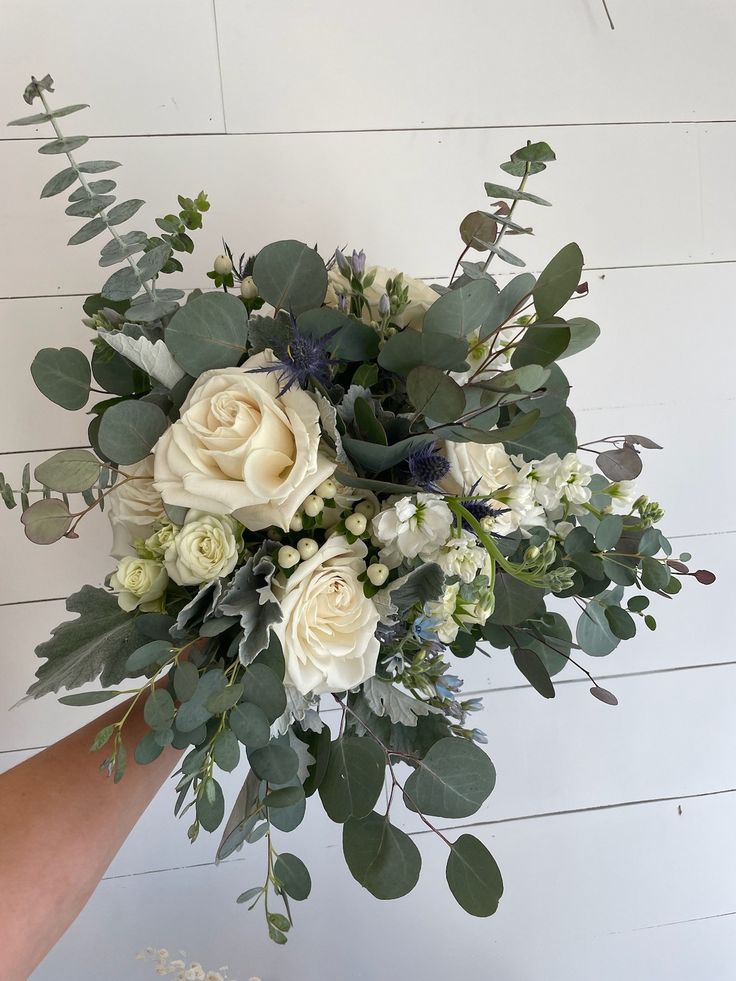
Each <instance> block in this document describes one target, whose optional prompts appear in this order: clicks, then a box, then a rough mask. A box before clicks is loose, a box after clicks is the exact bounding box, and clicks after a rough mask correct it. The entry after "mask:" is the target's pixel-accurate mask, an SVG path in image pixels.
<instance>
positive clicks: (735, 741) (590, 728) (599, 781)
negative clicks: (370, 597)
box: [0, 665, 736, 875]
mask: <svg viewBox="0 0 736 981" xmlns="http://www.w3.org/2000/svg"><path fill="white" fill-rule="evenodd" d="M735 680H736V666H734V665H723V666H718V667H711V668H701V669H698V670H694V671H691V672H677V673H673V674H661V675H647V676H639V677H635V678H623V679H619V680H618V681H617V682H616V683H615V685H612V687H613V688H614V690H615V691H616V694H617V695H618V697H619V702H620V704H619V706H618V707H616V708H612V707H610V706H605V705H603V704H601V703H600V702H598V701H596V700H595V699H593V698H591V697H590V696H589V695H588V693H587V691H586V690H585V688H584V687H583V686H580V685H565V686H561V687H560V688H558V694H557V698H556V699H555V700H554V701H545V700H543V699H541V698H540V697H539V696H538V695H537V694H536V692H534V691H532V690H531V689H528V688H527V689H516V690H513V691H508V690H507V691H502V692H494V693H488V694H486V695H485V696H484V708H483V710H482V711H481V712H478V713H474V715H473V724H475V725H477V726H478V727H479V728H481V729H483V730H485V731H486V732H487V735H488V739H489V743H488V746H487V751H488V753H489V755H490V757H491V759H492V760H493V762H494V765H495V767H496V772H497V783H496V789H495V790H494V792H493V794H492V795H491V797H490V798H489V799H488V800H487V801H486V803H485V804H484V805H483V807H482V808H481V810H480V811H479V812H478V813H477V814H476V815H474V817H473V822H474V823H477V822H484V821H507V820H512V819H516V818H520V817H527V816H530V815H535V814H537V815H538V814H543V813H551V812H562V811H570V810H578V809H585V808H596V807H604V806H609V805H613V804H621V803H625V802H629V801H642V800H652V799H658V798H665V797H675V796H686V795H687V796H692V795H698V794H708V793H712V792H714V791H721V790H726V789H731V788H734V787H736V764H733V763H732V762H730V761H732V760H733V759H734V756H735V755H736V754H735V752H734V751H735V750H736V723H734V721H733V700H732V698H731V691H732V688H733V684H734V681H735ZM25 709H26V706H25V705H24V706H21V707H20V708H19V709H17V710H16V712H23V711H24V710H25ZM61 712H67V713H68V715H69V719H71V720H73V721H72V722H71V723H69V722H65V723H61V722H60V721H58V720H60V719H61V715H60V713H61ZM44 713H48V719H47V716H46V714H44ZM31 715H33V717H34V718H35V719H36V720H37V721H36V724H35V725H34V726H33V727H31V726H30V725H29V724H28V722H29V721H30V717H31ZM87 717H88V716H87ZM328 718H332V719H333V720H334V721H335V722H337V721H338V720H337V718H336V717H335V714H334V713H333V714H331V715H330V716H328ZM85 720H86V716H85V715H82V714H80V713H79V712H78V711H76V710H74V709H72V708H67V707H64V706H55V705H54V698H53V696H49V697H48V698H45V699H43V700H41V701H40V702H39V703H37V706H33V708H32V710H29V711H28V712H27V713H26V730H25V735H26V740H27V741H26V742H24V743H22V744H21V745H23V746H28V745H38V741H39V740H40V738H41V736H42V735H48V734H49V732H50V730H51V727H52V726H60V725H61V724H63V725H64V726H65V729H66V728H68V729H70V730H71V729H73V728H75V727H76V726H77V725H81V724H82V723H83V722H84V721H85ZM652 720H656V724H653V721H652ZM714 746H717V747H718V752H717V753H716V752H713V747H714ZM19 759H20V757H19V756H18V757H16V754H15V753H2V754H0V765H4V766H5V767H7V766H10V765H14V764H15V762H18V761H19ZM246 772H247V767H246V764H245V761H243V763H242V765H241V766H240V768H239V770H238V771H236V772H235V773H231V774H225V773H218V780H220V781H221V783H222V786H223V789H224V792H225V796H226V800H227V802H228V804H229V805H231V804H232V803H233V801H234V799H235V797H236V796H237V792H238V790H239V788H240V785H241V784H242V781H243V779H244V777H245V773H246ZM398 775H399V777H400V779H405V778H406V776H407V772H406V771H405V770H404V768H403V767H401V766H399V767H398ZM101 779H102V777H101ZM174 799H175V795H174V792H173V788H172V787H171V786H166V787H164V788H163V789H162V790H161V791H160V792H159V794H158V795H157V796H156V798H155V800H154V801H153V802H152V803H151V805H150V807H149V809H148V810H147V812H146V814H145V816H144V817H143V818H142V820H141V822H140V824H139V825H138V827H137V828H136V830H135V831H134V832H133V833H132V834H131V836H130V838H129V840H128V842H127V844H126V846H125V848H124V849H123V851H121V852H120V854H119V855H118V857H117V858H116V859H115V861H114V863H113V865H112V866H111V869H110V873H109V874H110V875H130V874H134V873H139V872H143V871H147V870H150V869H157V868H177V867H179V866H181V865H187V864H194V863H196V862H206V861H211V860H212V857H213V855H214V851H215V849H216V846H217V840H216V839H214V838H210V837H208V836H207V835H204V834H203V836H202V839H201V840H199V841H198V842H197V843H196V844H195V845H194V846H192V845H191V844H190V843H189V841H188V840H187V837H186V826H187V821H186V820H183V821H176V820H175V818H174V817H173V805H174ZM395 820H396V821H397V823H399V824H400V825H401V826H403V827H404V828H406V829H407V830H421V828H422V825H421V823H420V821H419V819H418V818H417V817H416V816H415V815H412V814H411V813H409V812H407V811H404V809H403V807H402V806H401V805H400V804H398V802H397V808H396V812H395ZM322 821H323V818H322V816H321V805H320V804H319V802H318V801H316V800H315V801H312V802H311V803H310V807H309V814H308V817H307V819H306V821H305V827H306V828H307V830H308V833H309V834H310V835H311V834H312V833H313V831H314V829H318V828H319V827H320V824H321V822H322ZM434 823H435V824H436V825H437V826H438V827H446V826H452V825H454V824H456V823H458V822H453V821H448V820H442V819H437V820H436V821H435V822H434Z"/></svg>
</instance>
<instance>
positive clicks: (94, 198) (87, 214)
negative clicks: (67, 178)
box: [64, 194, 115, 218]
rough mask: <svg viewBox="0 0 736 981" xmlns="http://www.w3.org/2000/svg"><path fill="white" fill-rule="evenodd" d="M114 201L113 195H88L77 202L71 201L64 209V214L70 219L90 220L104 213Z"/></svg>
mask: <svg viewBox="0 0 736 981" xmlns="http://www.w3.org/2000/svg"><path fill="white" fill-rule="evenodd" d="M114 200H115V195H114V194H99V195H96V194H92V195H89V194H88V195H86V196H85V197H83V198H82V199H81V200H79V201H73V202H72V203H71V204H70V205H69V207H68V208H65V209H64V213H65V214H67V215H69V216H70V217H72V218H92V217H94V215H98V214H99V213H100V212H101V211H104V210H105V208H107V207H108V205H111V204H112V203H113V201H114Z"/></svg>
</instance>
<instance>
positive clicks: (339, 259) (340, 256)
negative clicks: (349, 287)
mask: <svg viewBox="0 0 736 981" xmlns="http://www.w3.org/2000/svg"><path fill="white" fill-rule="evenodd" d="M335 262H336V263H337V268H338V269H339V270H340V272H341V273H342V274H343V276H349V275H350V272H351V269H350V263H349V262H348V260H347V259H346V258H345V254H344V253H343V252H342V251H341V250H340V249H335Z"/></svg>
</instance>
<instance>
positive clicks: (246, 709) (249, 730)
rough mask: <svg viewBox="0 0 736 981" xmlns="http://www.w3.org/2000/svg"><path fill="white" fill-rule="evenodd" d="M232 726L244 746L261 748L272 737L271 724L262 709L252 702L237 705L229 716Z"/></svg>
mask: <svg viewBox="0 0 736 981" xmlns="http://www.w3.org/2000/svg"><path fill="white" fill-rule="evenodd" d="M228 723H229V725H230V728H231V729H232V731H233V732H234V733H235V735H236V736H237V738H238V739H239V740H240V742H241V743H243V745H244V746H250V747H251V748H252V749H260V747H261V746H266V745H267V743H268V741H269V738H270V726H269V722H268V719H267V718H266V716H265V714H264V712H263V710H262V709H260V708H259V707H258V706H257V705H255V704H253V703H251V702H241V704H240V705H236V706H235V708H234V709H232V711H231V712H230V715H229V716H228Z"/></svg>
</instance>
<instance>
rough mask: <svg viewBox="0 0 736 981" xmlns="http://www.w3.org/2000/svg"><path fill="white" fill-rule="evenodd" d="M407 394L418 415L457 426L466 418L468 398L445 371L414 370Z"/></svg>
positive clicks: (431, 369) (424, 366) (410, 374)
mask: <svg viewBox="0 0 736 981" xmlns="http://www.w3.org/2000/svg"><path fill="white" fill-rule="evenodd" d="M406 391H407V394H408V396H409V400H410V401H411V403H412V405H413V406H414V408H415V409H416V410H417V412H421V413H422V414H423V415H424V416H425V417H426V418H427V419H431V420H432V421H433V422H440V423H447V422H454V421H455V420H456V419H459V418H460V416H461V415H462V414H463V410H464V408H465V394H464V393H463V390H462V388H461V387H460V386H459V385H458V383H457V382H456V381H455V380H454V378H450V376H449V375H446V374H445V373H444V371H442V369H441V368H434V367H432V366H431V365H419V366H418V367H417V368H412V370H411V371H410V372H409V374H408V376H407V379H406ZM356 401H357V400H356Z"/></svg>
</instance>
